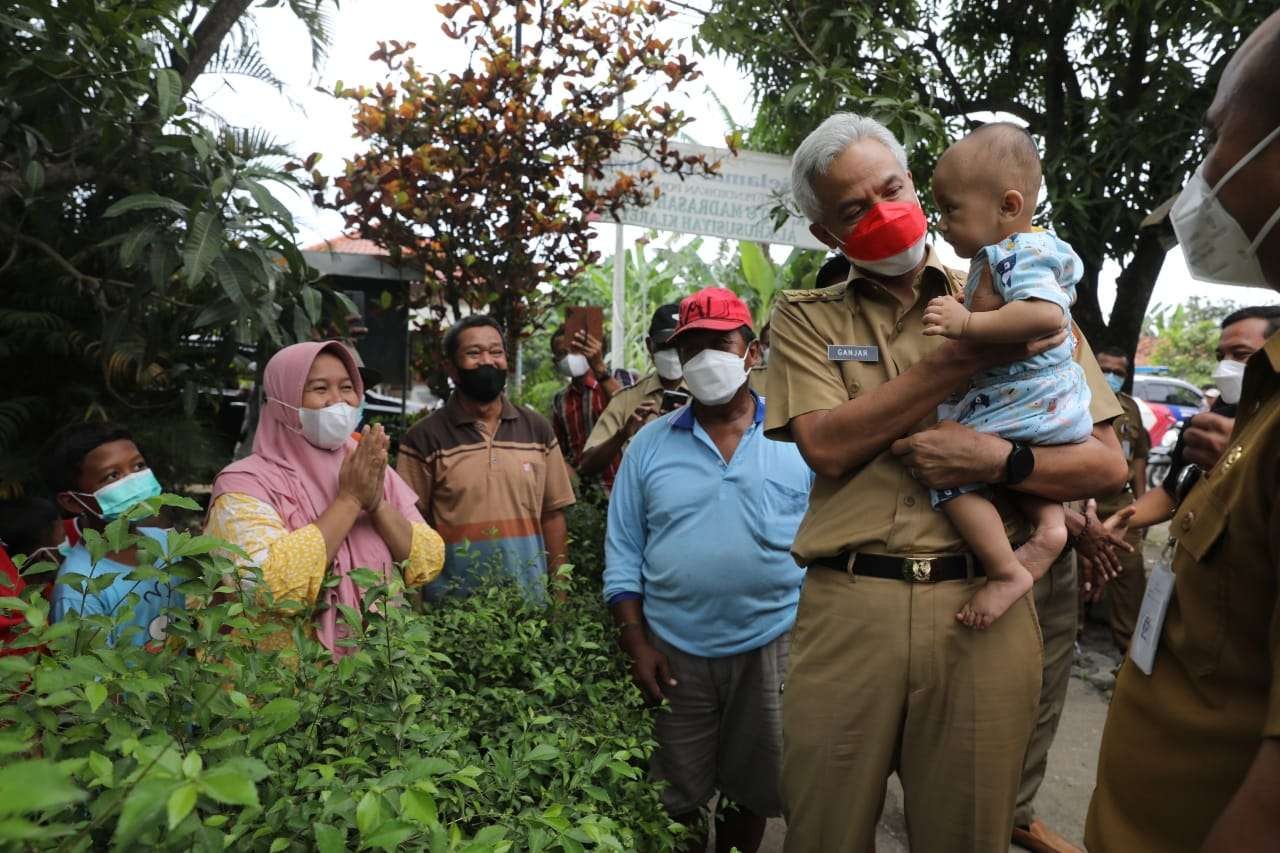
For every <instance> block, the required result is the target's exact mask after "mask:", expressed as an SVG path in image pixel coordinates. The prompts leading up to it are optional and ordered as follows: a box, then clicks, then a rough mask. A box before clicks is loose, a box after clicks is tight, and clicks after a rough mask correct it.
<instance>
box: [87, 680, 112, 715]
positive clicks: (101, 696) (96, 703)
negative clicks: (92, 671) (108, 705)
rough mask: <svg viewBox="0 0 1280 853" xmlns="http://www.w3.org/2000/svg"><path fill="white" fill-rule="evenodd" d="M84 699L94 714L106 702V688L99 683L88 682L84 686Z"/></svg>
mask: <svg viewBox="0 0 1280 853" xmlns="http://www.w3.org/2000/svg"><path fill="white" fill-rule="evenodd" d="M84 698H85V699H87V700H88V702H89V710H90V711H93V712H96V711H97V710H98V709H99V708H100V707H102V703H103V702H105V701H107V688H106V687H105V686H103V684H102V682H100V681H90V682H89V683H88V684H86V685H85V686H84Z"/></svg>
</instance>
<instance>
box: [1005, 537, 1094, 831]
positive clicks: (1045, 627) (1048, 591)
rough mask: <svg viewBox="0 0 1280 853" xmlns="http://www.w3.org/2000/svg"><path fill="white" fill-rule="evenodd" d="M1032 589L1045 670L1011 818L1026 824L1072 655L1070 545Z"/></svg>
mask: <svg viewBox="0 0 1280 853" xmlns="http://www.w3.org/2000/svg"><path fill="white" fill-rule="evenodd" d="M1032 594H1033V595H1034V596H1035V600H1036V613H1037V614H1038V615H1039V617H1040V633H1041V635H1042V636H1043V637H1044V673H1043V678H1042V679H1041V685H1040V707H1039V708H1038V709H1037V710H1036V720H1035V731H1033V732H1032V733H1031V743H1029V744H1028V745H1027V757H1026V761H1025V762H1024V764H1023V767H1022V784H1021V785H1020V786H1019V787H1018V808H1017V809H1016V810H1015V811H1014V813H1013V822H1014V823H1015V824H1016V825H1017V826H1028V825H1030V823H1031V821H1033V820H1035V816H1036V813H1035V809H1034V808H1033V807H1032V803H1033V801H1034V800H1035V798H1036V792H1037V791H1039V790H1040V783H1042V782H1043V781H1044V772H1045V766H1046V765H1047V764H1048V761H1049V747H1050V746H1052V745H1053V737H1054V735H1055V734H1057V732H1058V722H1059V721H1060V720H1061V719H1062V706H1063V705H1065V704H1066V701H1067V685H1068V683H1069V682H1070V681H1071V661H1072V658H1074V657H1075V644H1076V613H1077V607H1078V602H1079V595H1080V594H1079V591H1078V590H1077V586H1076V552H1075V551H1073V550H1071V549H1069V548H1068V549H1067V550H1065V551H1063V552H1062V554H1060V555H1059V556H1058V559H1057V560H1056V561H1055V562H1054V564H1053V565H1052V566H1050V567H1049V571H1047V572H1045V573H1044V575H1043V577H1041V578H1040V580H1038V581H1036V585H1035V587H1034V588H1033V589H1032Z"/></svg>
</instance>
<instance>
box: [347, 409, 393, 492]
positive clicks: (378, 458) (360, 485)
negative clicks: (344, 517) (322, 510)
mask: <svg viewBox="0 0 1280 853" xmlns="http://www.w3.org/2000/svg"><path fill="white" fill-rule="evenodd" d="M390 449H391V439H390V437H389V436H388V435H387V431H386V430H384V429H383V428H382V424H374V425H373V426H365V427H364V428H363V429H361V430H360V440H359V442H358V443H357V444H356V446H355V447H354V448H353V449H351V450H349V451H347V455H346V457H344V458H343V460H342V467H340V468H339V469H338V494H339V495H345V496H347V497H349V498H350V499H352V500H354V501H355V502H356V503H358V504H359V505H360V508H361V509H363V510H364V511H365V512H367V513H370V514H372V513H374V512H376V511H377V510H378V507H379V506H380V505H381V504H382V491H383V488H382V484H383V481H384V480H385V479H386V474H387V458H388V454H389V452H390Z"/></svg>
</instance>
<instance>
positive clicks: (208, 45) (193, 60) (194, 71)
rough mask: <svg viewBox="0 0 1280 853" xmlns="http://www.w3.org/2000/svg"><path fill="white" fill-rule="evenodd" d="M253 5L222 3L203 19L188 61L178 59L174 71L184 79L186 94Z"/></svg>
mask: <svg viewBox="0 0 1280 853" xmlns="http://www.w3.org/2000/svg"><path fill="white" fill-rule="evenodd" d="M251 5H253V0H218V2H217V3H215V4H214V5H213V7H212V8H211V9H209V11H208V12H206V13H205V16H204V17H203V18H201V19H200V23H199V24H198V25H197V26H196V31H195V33H194V34H193V35H192V38H191V44H189V45H188V46H187V55H186V58H185V59H183V58H182V57H175V62H174V70H175V71H177V72H178V74H179V75H181V77H182V91H183V92H186V91H187V90H188V89H190V88H191V84H192V83H194V82H195V79H196V78H197V77H199V76H200V75H201V74H202V73H203V72H204V69H205V66H207V65H208V64H209V61H210V60H211V59H213V57H214V56H215V55H216V54H217V53H218V48H219V47H221V46H222V40H223V39H225V38H226V37H227V33H229V32H231V28H232V27H233V26H235V23H236V21H238V20H240V18H241V17H242V16H243V15H244V13H245V12H247V11H249V7H250V6H251Z"/></svg>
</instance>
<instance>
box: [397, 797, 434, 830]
mask: <svg viewBox="0 0 1280 853" xmlns="http://www.w3.org/2000/svg"><path fill="white" fill-rule="evenodd" d="M400 814H402V815H404V816H405V817H407V818H409V819H410V820H412V821H416V822H418V823H420V824H422V825H423V826H431V825H433V824H435V823H437V822H439V819H440V817H439V814H438V812H437V811H436V801H435V799H434V798H432V796H431V795H430V794H428V793H426V792H425V791H418V790H416V789H413V788H410V789H409V790H407V791H405V792H404V793H403V794H401V795H400Z"/></svg>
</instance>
